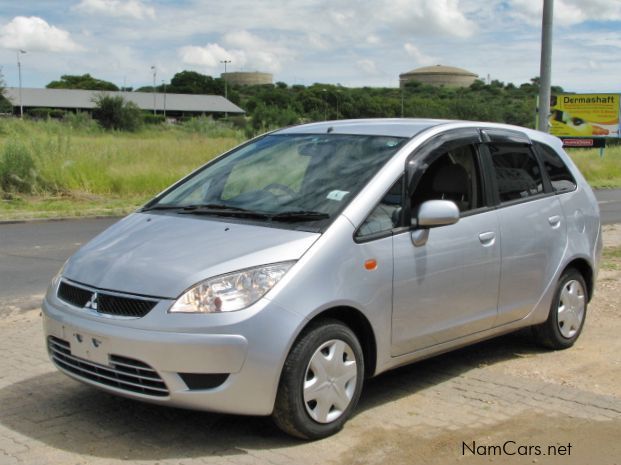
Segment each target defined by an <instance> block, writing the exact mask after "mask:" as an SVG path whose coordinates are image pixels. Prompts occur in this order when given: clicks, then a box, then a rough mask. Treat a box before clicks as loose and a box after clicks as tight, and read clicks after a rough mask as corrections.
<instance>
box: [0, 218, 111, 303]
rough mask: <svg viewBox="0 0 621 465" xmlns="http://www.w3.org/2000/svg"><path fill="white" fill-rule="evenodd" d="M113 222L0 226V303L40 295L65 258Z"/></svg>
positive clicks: (43, 222)
mask: <svg viewBox="0 0 621 465" xmlns="http://www.w3.org/2000/svg"><path fill="white" fill-rule="evenodd" d="M115 221H117V220H116V219H108V218H106V219H88V220H72V221H41V222H38V221H36V222H32V223H17V224H0V301H2V300H11V299H15V298H18V297H23V296H27V295H32V294H43V293H44V292H45V289H46V288H47V284H48V283H49V281H50V279H51V278H52V276H54V275H55V274H56V272H57V271H58V270H59V269H60V267H61V266H62V264H63V263H64V261H65V260H66V259H67V257H69V255H71V254H72V253H73V252H75V251H76V250H77V249H78V248H79V247H80V246H81V245H82V244H84V243H85V242H87V241H88V240H90V239H91V238H92V237H94V236H95V235H96V234H98V233H99V232H101V231H102V230H104V229H105V228H107V227H108V226H110V225H111V224H112V223H114V222H115Z"/></svg>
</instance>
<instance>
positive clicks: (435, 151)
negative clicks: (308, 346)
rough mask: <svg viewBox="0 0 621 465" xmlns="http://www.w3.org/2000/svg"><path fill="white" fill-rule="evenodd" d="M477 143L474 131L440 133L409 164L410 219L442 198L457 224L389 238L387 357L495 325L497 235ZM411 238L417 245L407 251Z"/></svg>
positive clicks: (477, 135)
mask: <svg viewBox="0 0 621 465" xmlns="http://www.w3.org/2000/svg"><path fill="white" fill-rule="evenodd" d="M479 144H480V134H479V132H478V131H477V130H476V129H468V130H459V131H456V132H451V133H445V134H443V135H441V136H437V138H436V139H434V140H431V141H430V142H429V143H428V144H426V146H425V147H423V148H422V149H421V150H419V151H417V152H416V153H415V154H414V155H413V157H412V158H411V161H410V162H409V164H410V167H409V170H410V172H411V173H412V180H411V182H410V184H409V186H410V190H409V193H408V198H409V210H410V213H411V215H412V216H413V217H415V216H416V211H417V209H418V206H419V205H420V204H421V203H422V202H424V201H426V200H433V199H448V200H452V201H454V202H455V203H456V204H457V205H458V207H459V208H460V219H459V221H458V222H457V223H455V224H453V225H449V226H442V227H437V228H433V229H430V230H427V231H425V230H422V229H418V230H416V229H415V230H414V231H412V230H411V228H410V229H409V230H405V231H401V232H400V233H399V234H395V235H394V236H393V247H394V278H393V312H392V349H391V351H392V355H393V356H399V355H403V354H407V353H410V352H414V351H416V350H420V349H424V348H427V347H431V346H434V345H437V344H442V343H445V342H448V341H451V340H454V339H458V338H460V337H464V336H466V335H469V334H473V333H476V332H478V331H483V330H486V329H489V328H491V327H492V324H493V322H494V321H495V319H496V316H497V299H498V284H499V271H500V244H499V240H500V235H499V229H498V221H497V214H496V211H495V210H494V209H493V208H491V207H490V206H489V199H488V197H487V190H486V187H485V184H486V182H485V177H484V171H483V169H482V164H481V154H480V153H479ZM407 207H408V206H407V205H406V209H407ZM406 216H407V215H406ZM413 237H414V238H415V239H420V238H421V237H422V238H423V239H425V240H423V241H420V240H418V241H417V245H415V244H414V241H413Z"/></svg>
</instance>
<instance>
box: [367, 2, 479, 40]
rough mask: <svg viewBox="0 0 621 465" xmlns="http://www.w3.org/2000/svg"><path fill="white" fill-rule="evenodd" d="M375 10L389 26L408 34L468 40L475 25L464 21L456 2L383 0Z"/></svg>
mask: <svg viewBox="0 0 621 465" xmlns="http://www.w3.org/2000/svg"><path fill="white" fill-rule="evenodd" d="M382 3H383V4H382V5H380V7H379V8H378V10H379V11H380V13H379V15H380V17H381V18H383V19H384V20H385V21H387V22H388V23H389V24H394V25H395V26H397V27H398V28H399V29H400V30H401V31H402V32H406V33H408V34H409V35H426V34H434V35H445V36H453V37H470V36H472V35H473V34H474V33H475V32H476V30H477V25H476V23H475V22H474V21H472V20H470V19H468V18H467V17H466V15H465V14H464V12H463V11H462V8H461V7H460V2H459V0H385V1H384V2H382Z"/></svg>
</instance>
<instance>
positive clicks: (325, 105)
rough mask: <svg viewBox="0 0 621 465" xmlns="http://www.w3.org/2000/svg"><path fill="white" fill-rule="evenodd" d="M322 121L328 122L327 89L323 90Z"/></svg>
mask: <svg viewBox="0 0 621 465" xmlns="http://www.w3.org/2000/svg"><path fill="white" fill-rule="evenodd" d="M323 120H324V121H328V89H323Z"/></svg>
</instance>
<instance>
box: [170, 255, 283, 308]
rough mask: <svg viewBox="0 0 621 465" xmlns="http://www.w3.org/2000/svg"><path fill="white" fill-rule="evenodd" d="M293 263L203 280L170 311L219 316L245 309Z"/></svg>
mask: <svg viewBox="0 0 621 465" xmlns="http://www.w3.org/2000/svg"><path fill="white" fill-rule="evenodd" d="M294 263H295V262H283V263H276V264H272V265H263V266H258V267H256V268H248V269H246V270H242V271H238V272H235V273H230V274H225V275H222V276H216V277H214V278H209V279H206V280H205V281H201V282H200V283H198V284H196V285H194V286H193V287H191V288H190V289H189V290H187V291H186V292H185V293H184V294H183V295H182V296H181V297H179V298H178V299H177V301H176V302H175V303H174V305H173V306H172V307H171V308H170V310H169V312H171V313H220V312H234V311H236V310H241V309H244V308H246V307H249V306H250V305H252V304H254V303H255V302H256V301H257V300H259V299H260V298H261V297H263V296H264V295H265V294H266V293H267V291H269V290H270V289H271V288H272V287H274V286H275V285H276V283H277V282H278V281H280V279H281V278H282V277H283V276H284V275H285V273H286V272H287V271H289V268H291V267H292V266H293V264H294Z"/></svg>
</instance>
